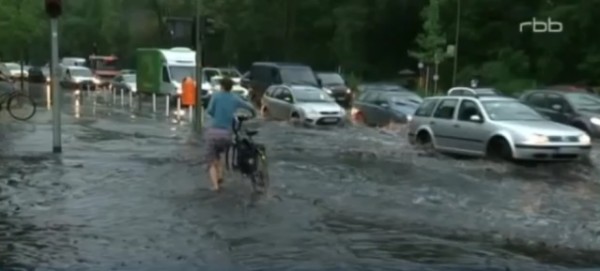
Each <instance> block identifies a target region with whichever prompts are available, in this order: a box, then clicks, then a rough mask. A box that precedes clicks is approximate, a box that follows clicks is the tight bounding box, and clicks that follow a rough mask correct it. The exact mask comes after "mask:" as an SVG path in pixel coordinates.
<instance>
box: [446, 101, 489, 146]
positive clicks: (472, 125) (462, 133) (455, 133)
mask: <svg viewBox="0 0 600 271" xmlns="http://www.w3.org/2000/svg"><path fill="white" fill-rule="evenodd" d="M472 116H479V119H480V121H474V120H471V117H472ZM484 123H485V121H484V119H483V114H482V109H481V107H480V106H479V105H478V104H477V103H476V102H475V101H473V100H471V99H463V100H462V101H461V102H460V106H459V108H458V114H456V120H455V121H454V122H453V125H452V130H451V133H450V134H449V135H450V136H451V137H452V138H453V142H454V143H453V144H452V148H455V149H456V150H457V151H460V152H464V153H467V154H482V153H483V151H484V150H485V143H486V141H487V138H488V135H489V131H488V130H486V127H485V124H484Z"/></svg>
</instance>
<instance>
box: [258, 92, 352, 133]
mask: <svg viewBox="0 0 600 271" xmlns="http://www.w3.org/2000/svg"><path fill="white" fill-rule="evenodd" d="M261 103H262V108H261V112H262V114H263V116H265V117H267V118H273V119H278V120H292V121H297V122H300V123H304V124H308V125H337V124H342V123H343V122H344V120H345V117H346V111H345V110H344V108H342V107H341V106H340V105H339V104H337V103H336V102H335V100H334V99H333V98H332V97H331V96H330V95H329V94H327V93H326V92H325V91H323V90H322V89H321V88H318V87H311V86H287V85H275V86H271V87H269V88H268V89H267V91H266V92H265V95H264V96H263V98H262V101H261Z"/></svg>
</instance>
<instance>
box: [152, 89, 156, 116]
mask: <svg viewBox="0 0 600 271" xmlns="http://www.w3.org/2000/svg"><path fill="white" fill-rule="evenodd" d="M152 113H156V93H152Z"/></svg>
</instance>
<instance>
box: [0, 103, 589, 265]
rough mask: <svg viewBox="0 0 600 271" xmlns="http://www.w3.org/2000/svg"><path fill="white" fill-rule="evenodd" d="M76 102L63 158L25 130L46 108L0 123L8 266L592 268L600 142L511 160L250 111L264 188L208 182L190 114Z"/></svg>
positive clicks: (40, 133) (2, 250) (40, 128)
mask: <svg viewBox="0 0 600 271" xmlns="http://www.w3.org/2000/svg"><path fill="white" fill-rule="evenodd" d="M68 104H70V103H68ZM74 112H75V111H74V110H70V109H67V110H66V111H65V113H66V114H67V117H65V118H66V119H67V120H66V121H65V124H64V126H63V127H64V129H65V131H64V134H65V146H64V148H65V154H64V155H63V157H62V158H61V159H56V158H54V157H52V156H47V155H44V154H43V152H44V151H47V150H46V149H44V148H48V146H49V145H48V146H43V144H41V143H36V142H49V141H48V139H49V135H51V132H50V131H51V127H50V126H49V125H48V122H47V121H43V120H39V118H43V117H44V114H45V113H44V112H41V113H39V116H36V118H38V120H39V121H38V122H37V123H36V124H31V123H29V124H15V123H11V124H10V125H6V124H3V126H2V129H3V131H2V132H3V135H4V139H3V146H5V147H3V151H2V153H3V155H2V163H0V168H1V170H0V172H2V174H0V213H2V216H0V233H2V234H0V263H1V264H0V266H1V267H3V268H4V269H8V270H11V269H15V270H17V269H19V268H24V269H27V268H30V267H41V270H43V269H44V268H48V269H52V268H59V269H83V270H85V269H115V270H164V269H166V268H178V269H179V270H191V269H198V268H202V269H203V270H216V269H219V270H222V269H223V268H228V267H229V268H240V269H251V270H258V269H284V268H292V267H294V268H299V269H323V268H327V267H332V268H333V267H339V268H344V269H362V270H364V269H369V270H383V269H385V270H393V269H396V270H427V269H431V270H453V269H454V268H456V270H465V269H464V268H466V267H472V268H473V269H475V270H477V269H478V268H480V269H481V270H484V269H485V270H490V268H493V267H497V268H500V269H501V270H504V269H505V268H507V267H508V268H517V269H519V270H552V269H556V270H561V269H562V267H561V266H569V268H571V269H575V268H579V267H581V268H583V267H593V266H600V259H598V256H596V255H597V251H598V250H600V245H599V244H600V243H599V242H598V241H597V233H598V232H600V224H598V223H597V222H596V221H598V217H597V216H598V214H599V213H600V212H598V211H599V210H598V208H599V207H598V206H597V204H596V203H597V200H598V197H599V195H600V193H599V192H598V191H599V189H598V180H600V178H599V174H598V171H597V170H596V169H595V168H596V167H597V165H598V163H599V158H598V153H594V154H593V158H592V159H591V163H590V164H592V165H588V164H584V163H574V164H568V165H567V164H551V165H539V166H537V167H529V166H518V165H509V164H503V163H491V162H487V161H485V160H457V159H453V158H448V157H445V156H441V155H433V156H431V155H425V154H422V153H420V152H418V151H416V150H414V149H413V148H412V147H410V146H408V145H407V143H406V139H405V138H404V137H403V136H401V135H394V134H389V133H383V132H381V131H376V130H373V129H368V128H363V127H347V128H340V129H338V128H336V129H303V128H299V127H294V126H292V125H289V124H287V123H278V122H264V121H260V120H259V121H256V122H255V123H254V124H253V126H256V127H258V128H259V129H260V133H261V134H260V135H259V136H258V138H257V140H258V141H261V142H264V143H266V144H267V146H268V148H269V151H270V161H271V177H272V182H273V194H274V196H273V197H271V198H269V199H264V198H256V197H251V195H250V193H249V187H248V185H247V184H246V183H244V182H241V181H238V180H237V178H238V177H237V176H236V175H234V174H232V175H230V176H229V177H230V178H229V181H228V182H227V183H226V188H225V191H224V192H223V193H222V194H219V195H215V194H214V193H212V192H210V191H209V190H208V182H207V180H206V174H205V171H204V168H203V166H202V165H201V164H199V161H200V160H201V157H202V150H201V144H199V143H198V142H197V141H196V139H195V138H194V137H189V133H188V131H187V130H186V128H185V126H182V125H179V124H173V123H170V122H166V121H164V120H155V119H146V118H132V117H131V115H130V114H129V113H127V112H122V111H119V110H115V109H112V108H103V107H101V106H98V107H95V108H94V110H93V114H94V116H91V114H92V113H91V110H89V109H88V108H87V107H85V106H84V108H83V109H81V108H80V109H79V110H78V111H77V112H78V113H77V114H78V116H79V119H75V118H72V117H69V116H73V115H74ZM86 116H87V117H86ZM8 128H10V129H8ZM48 144H49V143H48ZM565 268H566V267H565ZM471 270H472V269H471Z"/></svg>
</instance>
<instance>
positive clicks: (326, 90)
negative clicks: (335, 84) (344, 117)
mask: <svg viewBox="0 0 600 271" xmlns="http://www.w3.org/2000/svg"><path fill="white" fill-rule="evenodd" d="M323 90H325V92H327V94H331V93H332V92H331V89H328V88H323Z"/></svg>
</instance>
